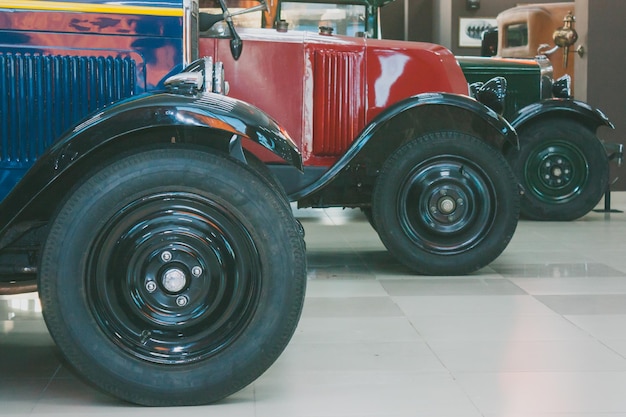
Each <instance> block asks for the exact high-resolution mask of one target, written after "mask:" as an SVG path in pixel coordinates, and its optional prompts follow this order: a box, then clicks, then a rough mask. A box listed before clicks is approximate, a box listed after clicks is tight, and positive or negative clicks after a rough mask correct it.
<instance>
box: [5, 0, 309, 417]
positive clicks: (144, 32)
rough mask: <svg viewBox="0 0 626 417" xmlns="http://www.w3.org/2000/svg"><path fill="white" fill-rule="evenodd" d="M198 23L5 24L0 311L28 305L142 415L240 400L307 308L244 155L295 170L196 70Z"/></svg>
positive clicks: (258, 119)
mask: <svg viewBox="0 0 626 417" xmlns="http://www.w3.org/2000/svg"><path fill="white" fill-rule="evenodd" d="M198 18H199V14H198V3H197V0H184V1H183V0H169V1H167V2H162V1H132V2H123V1H122V2H115V3H112V2H109V1H95V0H92V1H89V2H78V1H64V2H56V1H43V0H42V1H29V2H24V1H11V0H5V1H3V2H2V6H1V8H0V118H1V127H0V155H1V159H0V295H11V294H19V293H23V292H28V291H35V290H38V291H39V296H40V299H41V304H42V308H43V315H44V319H45V322H46V324H47V326H48V329H49V330H50V334H51V335H52V337H53V339H54V340H55V342H56V344H57V345H58V347H59V350H60V351H61V352H62V353H63V355H64V357H65V359H66V361H67V363H69V364H70V365H71V366H72V367H73V369H74V370H75V371H76V372H77V373H78V374H79V375H80V376H81V377H83V378H84V379H85V380H87V381H89V382H90V383H92V384H93V385H95V386H97V387H99V388H101V389H102V390H104V391H106V392H108V393H110V394H112V395H114V396H116V397H119V398H121V399H124V400H127V401H130V402H134V403H137V404H144V405H167V406H173V405H189V404H204V403H208V402H212V401H216V400H218V399H220V398H223V397H225V396H227V395H229V394H231V393H233V392H235V391H237V390H239V389H241V388H243V387H244V386H246V385H247V384H249V383H250V382H252V381H253V380H254V379H255V378H257V377H258V376H259V375H260V374H261V373H263V372H264V371H265V370H266V369H267V368H268V367H269V366H270V365H271V364H272V363H273V361H274V360H275V359H276V358H277V357H278V356H279V355H280V353H281V351H282V350H283V348H284V347H285V346H286V344H287V343H288V341H289V339H290V337H291V335H292V334H293V332H294V329H295V327H296V324H297V322H298V318H299V315H300V312H301V309H302V303H303V298H304V291H305V285H306V263H305V250H304V241H303V234H302V230H301V227H300V226H299V225H298V223H297V222H296V220H295V219H294V217H293V214H292V211H291V207H290V205H289V203H288V202H287V201H286V200H285V197H284V191H282V190H281V189H280V188H279V186H278V184H276V183H275V182H274V181H273V180H271V176H270V173H269V172H268V171H267V169H266V168H265V167H264V166H263V165H260V164H258V163H257V164H255V163H254V162H253V161H254V156H253V154H252V153H250V152H254V149H257V148H258V149H264V150H265V151H266V153H269V154H272V155H275V156H276V158H278V159H280V160H282V161H283V162H284V163H285V164H287V165H289V166H294V169H295V170H296V171H297V170H298V169H301V167H302V164H301V155H300V153H299V151H298V150H297V148H296V146H294V143H293V141H292V140H291V139H290V138H289V136H288V135H287V134H286V133H285V130H284V128H282V127H281V126H279V125H278V124H276V122H274V121H273V120H272V119H271V118H270V117H269V116H268V115H267V114H265V113H263V112H262V111H260V110H259V109H258V108H256V107H253V106H251V105H249V104H247V103H244V102H242V101H240V100H236V99H233V98H228V97H225V96H224V95H220V94H218V93H217V91H219V90H223V89H224V87H225V83H224V79H223V74H222V69H221V65H220V64H219V63H218V62H214V61H212V60H211V59H208V58H207V59H200V60H198V61H194V62H193V63H192V60H193V59H194V57H195V56H196V54H197V48H196V47H195V44H196V43H195V42H194V39H195V40H197V31H198ZM183 66H186V70H185V72H183V73H179V74H177V72H179V71H180V70H181V69H182V68H183ZM148 90H151V91H150V92H146V91H148ZM249 144H254V146H253V147H248V145H249ZM252 148H253V150H252V151H251V150H250V149H252ZM251 161H252V163H250V162H251ZM246 162H248V163H246ZM0 367H1V366H0ZM0 372H2V370H1V369H0ZM3 386H4V387H5V388H6V387H8V385H6V384H5V385H3Z"/></svg>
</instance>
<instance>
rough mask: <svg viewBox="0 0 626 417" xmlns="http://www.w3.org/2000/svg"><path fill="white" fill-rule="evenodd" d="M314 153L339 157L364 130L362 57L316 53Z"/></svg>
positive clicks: (337, 52)
mask: <svg viewBox="0 0 626 417" xmlns="http://www.w3.org/2000/svg"><path fill="white" fill-rule="evenodd" d="M313 59H314V64H313V65H314V71H315V81H314V86H313V91H314V93H313V121H314V122H313V137H314V139H313V153H314V154H315V155H317V156H340V155H343V154H344V153H345V151H346V150H347V149H348V148H349V147H350V144H351V143H352V141H353V139H354V138H355V137H356V135H357V134H358V133H359V132H360V131H361V129H363V127H364V124H365V116H364V109H363V96H364V93H365V92H364V87H363V82H362V80H363V77H362V76H361V65H362V61H363V58H362V54H360V53H358V52H341V51H323V50H322V51H315V53H314V55H313Z"/></svg>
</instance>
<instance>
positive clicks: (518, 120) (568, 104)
mask: <svg viewBox="0 0 626 417" xmlns="http://www.w3.org/2000/svg"><path fill="white" fill-rule="evenodd" d="M557 114H561V115H563V116H565V117H571V118H576V120H577V121H580V122H582V123H583V124H585V125H586V126H587V127H589V128H590V129H591V130H593V131H595V130H596V129H597V128H598V127H600V126H607V127H610V128H611V129H615V126H614V125H613V123H611V122H610V121H609V119H608V117H607V116H606V115H605V114H604V113H603V112H602V111H601V110H600V109H597V108H594V107H592V106H590V105H589V104H587V103H585V102H583V101H578V100H572V99H559V98H551V99H546V100H542V101H539V102H537V103H533V104H530V105H528V106H526V107H524V108H523V109H521V110H519V111H518V112H517V113H516V114H515V116H514V117H513V118H512V122H511V125H513V127H515V129H520V128H521V127H523V126H524V125H525V124H526V123H528V122H530V121H532V120H536V118H537V117H543V116H546V115H557Z"/></svg>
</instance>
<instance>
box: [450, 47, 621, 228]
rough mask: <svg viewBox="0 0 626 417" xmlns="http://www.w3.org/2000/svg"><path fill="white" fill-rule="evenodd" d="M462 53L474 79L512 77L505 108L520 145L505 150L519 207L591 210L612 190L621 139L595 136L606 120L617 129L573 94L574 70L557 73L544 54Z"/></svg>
mask: <svg viewBox="0 0 626 417" xmlns="http://www.w3.org/2000/svg"><path fill="white" fill-rule="evenodd" d="M457 58H458V61H459V64H460V65H461V67H462V68H463V73H464V74H465V77H466V78H467V80H468V82H469V83H470V86H472V85H473V84H474V83H481V82H486V81H487V80H489V79H490V78H492V77H494V76H501V77H504V78H505V79H506V80H507V92H506V99H505V108H504V112H503V115H504V116H505V117H506V118H507V120H509V121H510V122H511V124H512V125H513V127H515V129H516V130H517V132H518V134H519V138H520V150H519V151H518V150H514V149H511V150H509V152H507V154H506V157H507V159H508V161H509V163H510V164H511V166H512V167H513V170H514V171H515V172H516V174H517V175H518V179H519V181H520V183H521V185H522V187H523V189H524V196H523V198H522V214H523V215H524V216H525V217H527V218H530V219H535V220H573V219H576V218H579V217H581V216H583V215H585V214H586V213H587V212H589V211H590V210H592V209H593V208H594V207H595V206H596V205H597V204H598V202H599V201H600V199H601V198H602V196H603V195H604V193H605V192H606V191H607V189H608V182H609V160H610V159H613V158H617V160H618V162H619V163H621V158H622V151H621V145H614V144H604V143H603V142H602V141H600V140H599V139H598V137H597V136H596V131H597V129H598V128H599V127H601V126H607V127H609V128H613V124H612V123H611V122H610V121H609V120H608V118H607V117H606V116H605V115H604V113H602V111H600V110H599V109H595V108H592V107H591V106H589V105H588V104H587V103H584V102H582V101H578V100H574V99H573V98H572V97H571V94H570V91H571V89H570V83H571V81H570V79H569V77H568V76H563V77H561V78H559V79H558V80H554V79H553V77H552V65H551V64H550V61H549V60H548V59H547V58H546V57H543V56H538V57H536V58H535V59H522V58H496V57H491V58H483V57H457ZM470 90H472V89H470Z"/></svg>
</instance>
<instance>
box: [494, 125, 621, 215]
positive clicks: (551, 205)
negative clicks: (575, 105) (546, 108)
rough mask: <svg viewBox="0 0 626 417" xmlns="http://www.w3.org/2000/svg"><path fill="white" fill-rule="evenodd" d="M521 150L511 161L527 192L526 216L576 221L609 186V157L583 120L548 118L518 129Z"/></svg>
mask: <svg viewBox="0 0 626 417" xmlns="http://www.w3.org/2000/svg"><path fill="white" fill-rule="evenodd" d="M519 138H520V150H519V151H518V150H516V149H510V150H509V151H508V152H507V154H506V157H507V160H508V161H509V163H510V164H511V167H512V168H513V171H514V173H515V174H516V175H517V176H518V178H519V180H520V182H521V184H522V186H523V187H524V190H525V193H524V196H523V197H522V206H521V213H522V216H523V217H525V218H528V219H532V220H560V221H568V220H575V219H577V218H579V217H582V216H584V215H585V214H587V213H588V212H589V211H591V210H592V209H593V208H594V207H595V206H596V205H597V204H598V203H599V202H600V199H601V198H602V196H603V195H604V193H605V192H606V189H607V184H608V181H609V161H608V157H607V155H606V151H605V149H604V146H603V145H602V143H601V142H600V141H599V140H598V138H597V137H596V136H595V135H594V134H593V133H592V132H591V131H590V130H589V129H587V128H585V127H584V126H583V125H581V124H580V123H577V122H574V121H570V120H545V121H541V122H536V123H532V124H531V125H529V126H528V127H525V128H523V129H520V132H519Z"/></svg>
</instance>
